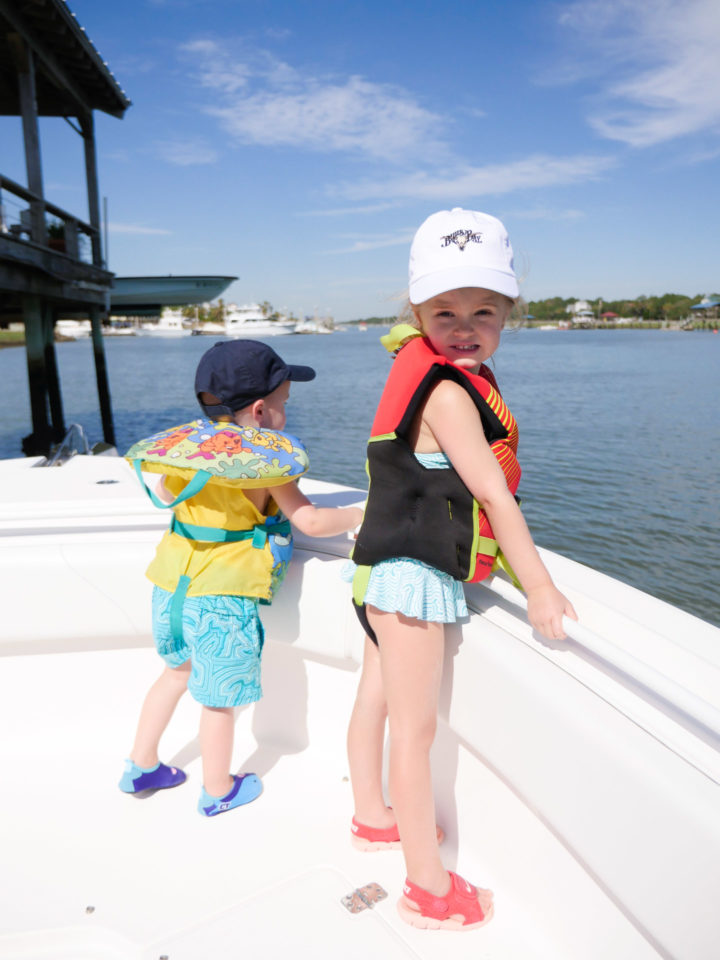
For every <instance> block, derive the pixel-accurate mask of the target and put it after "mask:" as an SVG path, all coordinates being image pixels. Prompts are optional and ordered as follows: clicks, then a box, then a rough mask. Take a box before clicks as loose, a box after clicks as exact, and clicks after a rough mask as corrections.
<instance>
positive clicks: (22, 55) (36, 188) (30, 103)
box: [14, 38, 47, 244]
mask: <svg viewBox="0 0 720 960" xmlns="http://www.w3.org/2000/svg"><path fill="white" fill-rule="evenodd" d="M14 39H15V38H14ZM14 47H15V49H16V51H17V54H18V56H17V60H18V92H19V94H20V112H21V114H22V125H23V139H24V141H25V168H26V170H27V180H28V189H29V190H30V191H31V192H32V193H34V194H35V196H36V197H39V198H40V199H39V200H32V201H31V202H30V215H31V220H32V224H31V234H30V235H31V237H32V239H33V240H34V241H35V243H41V244H45V243H46V242H47V229H46V225H45V202H44V196H45V194H44V191H43V176H42V160H41V158H40V130H39V128H38V113H37V98H36V90H35V63H34V59H33V53H32V50H30V49H29V48H28V47H27V46H26V45H25V44H23V42H22V41H21V40H20V38H16V39H15V43H14Z"/></svg>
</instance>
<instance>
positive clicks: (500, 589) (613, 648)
mask: <svg viewBox="0 0 720 960" xmlns="http://www.w3.org/2000/svg"><path fill="white" fill-rule="evenodd" d="M480 586H481V587H484V588H485V589H486V590H490V591H492V592H493V593H495V594H497V595H498V596H500V597H502V598H503V599H504V600H507V601H509V602H510V603H512V604H514V605H515V606H517V607H520V608H521V609H523V610H527V600H526V599H525V596H524V594H522V593H521V592H520V591H519V590H516V589H515V587H513V586H512V584H510V583H508V582H507V581H506V580H503V579H502V578H501V577H498V576H495V577H490V578H488V579H487V580H483V581H481V583H480ZM562 625H563V629H564V630H565V633H566V634H567V636H568V637H569V638H570V639H571V640H573V641H574V642H575V643H577V644H578V645H579V646H580V647H582V648H584V649H585V650H587V651H589V652H591V653H592V654H593V655H594V656H596V657H598V658H599V659H600V660H601V661H603V662H605V663H606V664H608V665H610V666H611V667H613V668H615V669H616V670H618V671H619V672H620V673H621V674H624V675H625V676H626V677H628V678H629V679H630V680H632V681H633V682H634V683H636V684H638V685H639V686H640V687H643V688H644V689H645V690H646V691H648V692H649V693H650V694H651V695H652V696H654V697H659V698H660V699H662V700H664V701H665V703H667V704H668V705H669V706H670V707H671V708H672V709H673V710H674V711H675V712H676V713H678V714H680V715H681V716H682V717H684V718H685V720H686V722H687V723H689V724H690V725H691V726H692V727H694V728H698V727H699V728H700V729H701V730H703V731H706V732H707V733H710V734H711V736H712V737H713V738H714V741H715V743H718V741H720V709H718V707H717V706H716V705H715V704H712V703H708V702H707V701H706V700H703V699H702V698H701V697H699V696H697V695H696V694H694V693H693V692H692V691H690V690H687V689H686V688H685V687H683V686H682V685H681V684H679V683H677V682H676V681H675V680H673V679H672V678H671V677H668V676H665V674H663V673H661V672H660V671H659V670H656V669H655V668H654V667H652V666H650V665H649V664H647V663H644V662H643V661H642V660H639V659H638V658H637V657H634V656H633V655H632V654H630V653H628V652H627V651H626V650H623V649H622V648H621V647H618V646H617V645H616V644H614V643H612V642H611V641H610V640H607V639H605V638H604V637H601V636H599V635H598V634H596V633H594V632H593V631H591V630H588V629H587V628H586V627H583V626H582V624H580V623H576V622H575V621H574V620H570V619H569V618H568V617H563V621H562Z"/></svg>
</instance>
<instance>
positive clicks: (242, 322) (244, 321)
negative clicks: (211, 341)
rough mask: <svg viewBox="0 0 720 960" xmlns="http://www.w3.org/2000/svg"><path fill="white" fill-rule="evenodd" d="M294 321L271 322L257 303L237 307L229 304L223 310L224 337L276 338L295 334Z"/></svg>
mask: <svg viewBox="0 0 720 960" xmlns="http://www.w3.org/2000/svg"><path fill="white" fill-rule="evenodd" d="M295 326H296V321H294V320H281V319H279V320H271V319H270V318H269V317H266V316H265V314H264V313H263V312H262V310H261V308H260V305H259V304H257V303H250V304H246V305H245V306H241V307H239V306H238V305H237V304H235V303H230V304H228V305H227V307H226V309H225V336H227V337H277V336H279V335H280V334H285V333H295Z"/></svg>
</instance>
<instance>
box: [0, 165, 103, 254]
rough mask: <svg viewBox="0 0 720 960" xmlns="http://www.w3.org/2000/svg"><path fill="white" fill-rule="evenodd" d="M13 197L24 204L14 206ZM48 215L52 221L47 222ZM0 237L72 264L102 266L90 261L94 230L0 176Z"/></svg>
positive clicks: (61, 209)
mask: <svg viewBox="0 0 720 960" xmlns="http://www.w3.org/2000/svg"><path fill="white" fill-rule="evenodd" d="M3 191H5V193H3ZM16 197H19V198H20V200H22V201H24V203H18V202H17V200H15V199H14V198H16ZM25 204H29V206H25ZM48 215H50V216H51V217H53V218H54V220H52V221H50V222H48V220H47V217H48ZM0 234H5V235H6V236H7V235H9V236H11V237H14V238H16V239H18V240H23V241H24V242H27V243H33V244H37V245H39V246H41V247H45V248H49V249H51V250H55V251H57V252H58V253H63V254H65V256H68V257H70V258H71V259H73V260H78V261H81V262H84V263H94V265H95V266H98V267H101V266H102V263H101V262H100V260H99V258H98V257H93V247H97V249H98V250H99V249H100V245H99V236H100V234H99V231H98V230H97V228H95V227H93V226H92V225H91V224H89V223H86V222H85V221H84V220H81V219H80V218H79V217H76V216H75V215H74V214H72V213H68V211H67V210H63V208H62V207H58V206H57V205H56V204H54V203H51V202H50V201H49V200H45V199H44V198H43V197H39V196H38V195H37V194H35V193H33V192H32V191H31V190H28V189H27V187H23V186H21V184H19V183H15V181H14V180H10V178H9V177H6V176H3V175H2V174H0ZM93 240H95V242H94V243H93Z"/></svg>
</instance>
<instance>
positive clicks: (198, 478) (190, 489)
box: [133, 460, 212, 510]
mask: <svg viewBox="0 0 720 960" xmlns="http://www.w3.org/2000/svg"><path fill="white" fill-rule="evenodd" d="M142 463H143V462H142V460H133V466H134V467H135V473H136V474H137V478H138V480H139V481H140V483H141V484H142V488H143V490H144V491H145V493H146V494H147V495H148V496H149V497H150V499H151V500H152V502H153V504H154V505H155V506H156V507H160V509H161V510H172V508H173V507H176V506H177V505H178V504H179V503H184V502H185V501H186V500H189V499H190V497H194V496H195V494H196V493H200V491H201V490H202V488H203V487H204V486H205V484H206V483H207V482H208V480H209V479H210V478H211V477H212V474H211V473H209V472H208V471H207V470H197V471H196V472H195V476H194V477H193V478H192V480H189V481H188V483H187V484H186V485H185V486H184V487H183V489H182V490H181V492H180V493H179V494H178V495H177V496H176V497H175V499H174V500H173V502H172V503H163V501H162V500H161V499H160V498H159V497H158V496H157V495H156V494H155V493H153V491H152V490H151V489H150V487H149V486H148V485H147V484H146V483H145V481H144V480H143V475H142Z"/></svg>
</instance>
